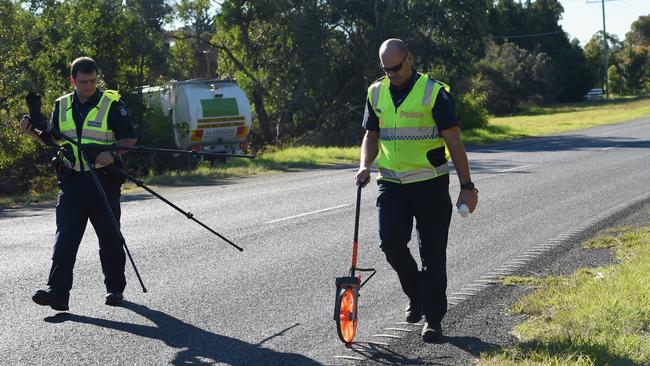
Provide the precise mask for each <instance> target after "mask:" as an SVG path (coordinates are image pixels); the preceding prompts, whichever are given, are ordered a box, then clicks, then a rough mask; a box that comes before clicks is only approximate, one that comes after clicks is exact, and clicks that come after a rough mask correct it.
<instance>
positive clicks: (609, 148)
mask: <svg viewBox="0 0 650 366" xmlns="http://www.w3.org/2000/svg"><path fill="white" fill-rule="evenodd" d="M615 147H616V146H610V147H603V148H602V149H600V151H606V150H611V149H613V148H615Z"/></svg>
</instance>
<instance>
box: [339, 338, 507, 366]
mask: <svg viewBox="0 0 650 366" xmlns="http://www.w3.org/2000/svg"><path fill="white" fill-rule="evenodd" d="M421 342H422V341H421V339H420V338H419V337H417V336H412V337H408V338H404V339H402V340H401V341H400V342H398V343H397V344H393V345H390V346H389V345H386V344H382V343H376V342H355V343H353V344H352V345H351V346H350V347H349V348H350V350H351V351H352V352H354V353H355V354H356V356H357V358H358V357H361V358H363V359H364V361H362V362H361V364H363V365H366V364H368V363H372V364H381V365H400V366H406V365H441V366H442V365H444V366H456V365H457V364H458V358H457V355H454V352H451V353H450V352H449V349H448V348H445V347H446V346H453V347H456V348H458V349H460V350H463V351H465V352H467V353H469V354H471V355H472V356H474V357H479V356H480V354H481V352H486V351H490V350H495V349H499V346H498V345H496V344H492V343H487V342H484V341H482V340H481V339H480V338H477V337H467V336H443V338H442V339H441V340H440V341H439V342H436V343H434V344H430V345H428V346H425V347H432V348H431V349H430V351H431V352H429V351H422V349H420V350H419V351H417V353H418V354H419V356H417V357H413V356H411V357H409V356H407V355H404V354H402V353H398V352H396V351H395V350H394V349H391V347H392V348H399V349H411V348H412V347H414V346H413V345H414V344H419V343H421ZM409 344H410V345H409ZM422 345H423V346H424V344H422ZM445 349H446V350H447V351H445ZM407 352H409V351H407Z"/></svg>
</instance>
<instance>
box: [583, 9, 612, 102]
mask: <svg viewBox="0 0 650 366" xmlns="http://www.w3.org/2000/svg"><path fill="white" fill-rule="evenodd" d="M597 2H598V1H589V0H587V4H594V3H597ZM600 3H601V5H602V9H603V74H604V76H605V78H604V80H605V99H609V76H608V75H607V65H608V64H609V46H608V44H607V30H606V28H605V0H600Z"/></svg>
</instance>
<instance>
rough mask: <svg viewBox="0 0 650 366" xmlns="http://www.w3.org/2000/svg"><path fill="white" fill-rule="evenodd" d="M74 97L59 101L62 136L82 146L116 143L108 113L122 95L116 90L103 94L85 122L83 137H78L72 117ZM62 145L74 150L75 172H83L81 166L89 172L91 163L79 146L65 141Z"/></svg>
mask: <svg viewBox="0 0 650 366" xmlns="http://www.w3.org/2000/svg"><path fill="white" fill-rule="evenodd" d="M73 95H74V93H70V94H66V95H64V96H62V97H60V98H59V99H57V101H58V102H59V131H61V134H63V135H65V136H67V137H70V138H72V139H74V140H76V141H78V142H79V143H81V144H99V145H111V144H114V143H115V142H116V140H115V134H114V133H113V131H112V130H110V129H109V128H108V111H109V110H110V108H111V104H113V102H117V101H119V100H120V94H119V93H118V92H116V91H115V90H105V91H104V92H103V93H102V96H101V98H99V103H97V105H96V106H95V107H93V108H92V109H91V110H90V111H89V112H88V115H87V116H86V119H85V120H84V124H83V127H82V129H81V136H78V135H77V127H76V125H75V123H74V118H73V116H72V98H73ZM62 145H63V146H65V145H70V147H71V148H72V152H73V153H74V157H75V163H74V170H76V171H81V166H82V165H81V164H84V165H83V166H84V170H86V171H88V165H89V162H87V161H85V160H83V159H82V157H81V154H79V149H77V146H76V145H74V144H71V143H70V142H68V141H63V143H62ZM102 166H103V165H101V164H96V165H95V168H101V167H102Z"/></svg>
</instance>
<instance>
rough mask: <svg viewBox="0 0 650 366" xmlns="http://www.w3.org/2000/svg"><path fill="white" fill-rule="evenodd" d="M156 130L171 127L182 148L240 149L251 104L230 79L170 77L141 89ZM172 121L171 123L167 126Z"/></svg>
mask: <svg viewBox="0 0 650 366" xmlns="http://www.w3.org/2000/svg"><path fill="white" fill-rule="evenodd" d="M143 94H144V95H145V96H146V97H145V99H146V100H147V101H148V104H149V106H150V108H151V109H152V110H153V113H152V116H153V117H154V118H155V119H156V120H155V121H153V122H154V123H152V126H153V128H154V131H157V132H156V133H160V134H162V133H165V132H164V131H165V130H167V131H169V127H171V130H172V135H173V139H174V141H175V143H176V146H177V147H178V148H180V149H184V150H189V149H192V150H195V151H206V152H208V151H209V152H223V153H235V154H239V153H242V150H243V149H244V147H245V145H246V140H247V138H248V133H249V132H250V129H251V124H252V114H251V106H250V103H249V101H248V98H247V97H246V94H244V91H243V90H242V89H241V88H240V87H239V86H238V85H237V84H236V83H235V82H234V81H232V80H208V79H197V80H187V81H173V82H170V83H169V84H168V85H165V86H159V87H149V88H145V89H143ZM170 124H171V126H169V125H170Z"/></svg>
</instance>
